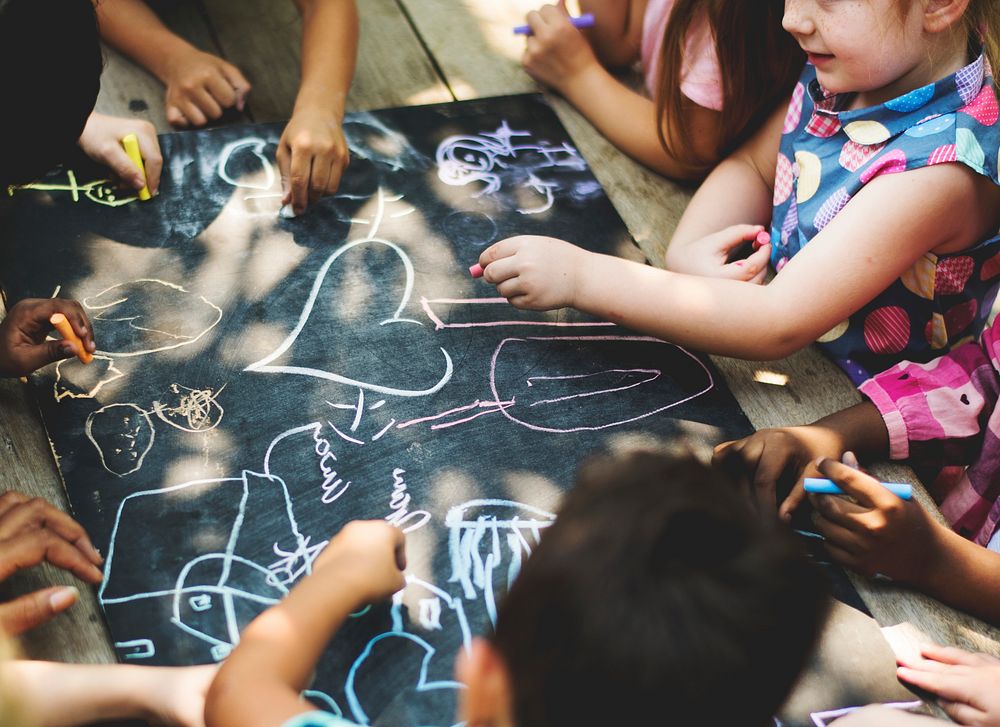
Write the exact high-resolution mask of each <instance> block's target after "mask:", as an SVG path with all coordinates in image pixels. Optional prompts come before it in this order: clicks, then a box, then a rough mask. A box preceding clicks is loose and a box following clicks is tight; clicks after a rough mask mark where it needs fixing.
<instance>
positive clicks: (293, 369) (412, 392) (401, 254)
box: [244, 189, 453, 396]
mask: <svg viewBox="0 0 1000 727" xmlns="http://www.w3.org/2000/svg"><path fill="white" fill-rule="evenodd" d="M397 199H398V198H397ZM386 201H391V200H387V198H386V197H385V195H384V193H383V191H382V190H381V189H379V192H378V198H377V209H376V213H375V217H374V220H373V223H372V225H371V230H370V231H369V234H368V235H367V236H366V237H364V238H362V239H360V240H355V241H353V242H348V243H346V244H344V245H342V246H341V247H339V248H338V249H337V250H335V251H334V252H333V254H332V255H330V257H328V258H327V259H326V262H324V263H323V265H322V267H320V269H319V273H318V274H317V275H316V280H315V282H314V283H313V286H312V290H311V291H310V293H309V296H308V298H307V299H306V303H305V306H304V307H303V309H302V313H301V315H300V316H299V320H298V323H297V324H296V326H295V328H294V329H293V330H292V332H291V333H290V334H289V335H288V337H287V338H285V340H284V341H283V342H282V343H281V345H279V346H278V348H276V349H275V350H274V351H272V352H271V353H270V354H268V355H267V356H265V357H264V358H262V359H261V360H259V361H256V362H254V363H252V364H250V365H249V366H247V367H246V369H244V370H245V371H256V372H261V373H284V374H297V375H301V376H313V377H316V378H319V379H326V380H327V381H336V382H338V383H341V384H347V385H349V386H357V387H358V388H361V389H366V390H368V391H374V392H377V393H380V394H392V395H395V396H427V395H429V394H433V393H435V392H437V391H440V390H441V388H442V387H444V385H445V384H447V383H448V381H449V380H450V379H451V377H452V373H453V365H452V361H451V356H449V355H448V352H447V351H446V350H445V349H443V348H441V349H440V351H441V354H442V356H443V357H444V371H443V372H442V374H441V377H440V378H439V379H438V381H437V382H436V383H435V384H434V385H432V386H430V387H429V388H425V389H403V388H400V387H398V386H388V385H384V384H380V383H376V382H372V381H361V380H358V379H355V378H351V377H349V376H347V375H344V374H340V373H337V372H334V371H326V370H323V369H317V368H312V367H303V366H289V365H281V364H275V363H273V362H274V361H275V360H276V359H278V358H280V357H281V356H282V355H283V354H284V353H286V352H287V351H288V350H289V349H290V348H292V346H293V345H294V344H295V341H296V339H298V337H299V334H301V333H302V331H303V329H304V328H305V327H306V323H307V322H308V320H309V316H310V315H311V314H312V311H313V307H314V306H315V305H316V299H317V298H318V296H319V292H320V289H321V288H322V287H323V282H324V281H325V279H326V276H327V273H328V272H329V271H330V268H331V267H332V266H333V264H334V263H335V262H336V261H337V259H338V258H340V256H341V255H343V254H344V253H345V252H347V251H348V250H352V249H354V248H355V247H358V246H361V245H382V246H385V247H387V248H389V250H391V251H392V252H393V253H395V254H396V256H397V257H398V258H399V261H400V263H401V264H402V265H403V269H404V271H405V273H406V283H405V286H404V289H403V293H402V296H401V297H400V302H399V306H398V307H397V308H396V311H395V313H394V314H393V315H392V316H390V317H389V318H387V319H385V320H383V321H380V322H379V325H381V326H385V325H394V324H413V325H423V324H422V323H420V322H419V321H414V320H410V319H407V318H403V317H402V312H403V310H404V309H405V308H406V306H407V304H408V303H409V301H410V295H411V294H412V292H413V279H414V272H413V263H412V262H410V258H409V256H407V254H406V252H405V251H404V250H403V249H402V248H401V247H400V246H399V245H397V244H395V243H393V242H389V241H388V240H383V239H380V238H379V237H377V234H378V230H379V227H380V226H381V223H382V219H383V216H384V214H385V203H386Z"/></svg>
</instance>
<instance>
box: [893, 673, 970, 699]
mask: <svg viewBox="0 0 1000 727" xmlns="http://www.w3.org/2000/svg"><path fill="white" fill-rule="evenodd" d="M896 675H897V676H898V677H899V678H900V679H901V680H902V681H904V682H906V683H907V684H912V685H913V686H915V687H919V688H920V689H924V690H926V691H928V692H930V693H931V694H936V695H937V696H939V697H941V698H942V699H947V700H948V701H950V702H969V701H970V699H971V697H972V694H971V693H970V691H969V686H970V684H971V681H970V680H969V678H968V676H964V675H960V674H953V673H950V672H933V671H926V670H923V669H911V668H910V667H907V666H901V667H899V668H898V669H896Z"/></svg>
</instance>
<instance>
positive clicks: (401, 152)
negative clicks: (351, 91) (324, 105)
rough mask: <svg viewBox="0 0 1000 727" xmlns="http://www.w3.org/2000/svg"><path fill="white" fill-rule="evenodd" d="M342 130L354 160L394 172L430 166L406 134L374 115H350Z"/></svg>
mask: <svg viewBox="0 0 1000 727" xmlns="http://www.w3.org/2000/svg"><path fill="white" fill-rule="evenodd" d="M343 130H344V137H345V138H346V139H347V146H348V147H349V148H350V150H351V156H352V157H354V158H357V159H366V160H368V161H370V162H373V163H375V164H382V165H385V166H387V167H389V169H390V170H392V171H394V172H398V171H401V170H404V169H406V170H421V169H426V168H427V167H428V166H430V160H429V159H427V157H425V156H424V155H423V154H421V153H420V152H418V151H417V150H416V149H415V148H414V147H413V145H412V144H410V142H409V140H408V139H407V137H406V136H405V135H404V134H401V133H399V132H398V131H396V130H395V129H391V128H389V127H388V126H386V125H385V124H384V123H383V122H382V121H381V120H380V119H378V118H377V117H376V116H375V115H373V114H370V113H367V112H362V113H354V114H350V115H349V116H348V117H347V118H345V119H344V124H343Z"/></svg>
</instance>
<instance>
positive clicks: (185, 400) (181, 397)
mask: <svg viewBox="0 0 1000 727" xmlns="http://www.w3.org/2000/svg"><path fill="white" fill-rule="evenodd" d="M225 388H226V385H225V384H223V385H222V386H220V387H219V389H218V391H213V390H212V389H190V388H188V387H187V386H182V385H181V384H171V385H170V391H171V393H173V394H176V395H177V401H176V403H174V404H173V405H172V406H171V405H170V404H164V403H163V402H160V401H154V402H153V405H152V406H153V411H154V412H155V413H156V416H158V417H159V418H160V419H161V420H163V421H164V422H166V423H167V424H169V425H170V426H172V427H175V428H177V429H180V430H181V431H183V432H205V431H208V430H210V429H215V428H216V427H217V426H219V422H221V421H222V416H223V414H225V411H224V410H223V408H222V407H221V406H220V405H219V402H218V401H216V399H218V397H219V394H221V393H222V390H223V389H225Z"/></svg>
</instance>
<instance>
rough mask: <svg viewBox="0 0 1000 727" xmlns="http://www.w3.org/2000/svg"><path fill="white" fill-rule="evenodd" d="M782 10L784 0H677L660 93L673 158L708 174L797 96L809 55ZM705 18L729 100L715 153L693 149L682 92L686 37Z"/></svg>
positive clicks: (664, 136)
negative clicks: (781, 105) (795, 91)
mask: <svg viewBox="0 0 1000 727" xmlns="http://www.w3.org/2000/svg"><path fill="white" fill-rule="evenodd" d="M701 13H704V16H702V15H700V14H701ZM783 15H784V0H676V2H675V3H674V6H673V9H672V10H671V13H670V18H669V20H668V22H667V26H666V30H665V31H664V36H663V46H662V47H663V50H662V52H661V55H660V58H659V60H658V63H659V69H660V76H659V78H660V87H659V89H658V91H657V94H656V120H657V130H658V133H659V137H660V143H661V144H662V145H663V147H664V148H665V149H666V150H667V151H668V152H669V153H670V154H671V155H672V156H674V157H675V158H677V159H679V160H681V161H683V162H686V163H687V164H690V165H691V166H693V167H695V168H697V169H702V170H704V171H708V169H709V168H710V167H711V166H713V165H714V164H715V163H716V162H717V161H718V160H719V159H721V158H722V157H724V156H725V155H727V154H728V153H729V152H731V151H732V150H733V149H735V148H736V147H737V146H739V145H740V144H741V143H742V142H743V141H745V140H746V139H747V138H749V137H750V136H751V135H752V134H753V132H754V131H756V130H757V128H759V127H760V125H761V124H762V123H763V122H764V121H765V120H766V119H767V117H768V115H769V114H770V113H771V111H773V110H774V108H775V107H776V106H777V105H778V104H779V103H781V102H783V101H785V100H786V99H787V98H788V96H789V95H791V92H792V88H793V87H794V86H795V81H796V80H797V79H798V77H799V75H800V74H801V73H802V68H803V67H804V65H805V55H804V54H803V53H802V50H801V49H800V48H799V44H798V43H797V42H796V41H795V39H794V38H792V36H791V35H789V34H788V33H786V32H785V30H784V29H783V28H782V27H781V19H782V16H783ZM702 17H705V19H706V20H707V22H708V25H709V27H710V29H711V31H712V36H713V38H714V39H715V49H716V54H717V55H718V58H719V70H720V72H721V75H722V92H723V99H724V100H723V107H722V114H721V119H720V122H719V123H720V125H721V127H720V140H719V145H718V148H716V149H715V150H714V154H713V155H711V157H710V158H709V157H708V156H706V155H699V154H698V153H697V152H696V151H695V150H694V148H693V145H692V141H691V140H692V136H693V134H692V130H691V128H690V126H689V125H688V123H687V121H686V118H687V117H686V114H685V112H684V107H685V106H686V105H688V104H690V103H691V102H690V101H688V100H687V99H686V98H685V97H684V95H683V93H682V92H681V81H682V75H683V69H684V51H685V46H686V42H685V41H686V37H687V34H688V30H689V29H690V28H691V26H692V24H693V23H694V22H696V21H699V22H700V20H701V18H702Z"/></svg>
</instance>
